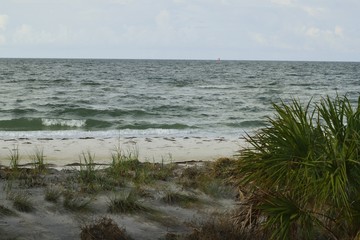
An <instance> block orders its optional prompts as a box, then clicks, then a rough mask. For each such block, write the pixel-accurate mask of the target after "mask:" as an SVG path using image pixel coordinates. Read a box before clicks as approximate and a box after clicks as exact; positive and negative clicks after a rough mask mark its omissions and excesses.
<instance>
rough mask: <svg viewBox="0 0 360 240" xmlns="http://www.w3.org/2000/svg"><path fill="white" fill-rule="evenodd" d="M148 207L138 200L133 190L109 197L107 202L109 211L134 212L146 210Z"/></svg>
mask: <svg viewBox="0 0 360 240" xmlns="http://www.w3.org/2000/svg"><path fill="white" fill-rule="evenodd" d="M148 210H149V209H148V208H147V207H145V206H143V205H142V204H141V203H139V201H138V197H137V195H136V193H135V192H134V191H130V192H129V193H123V194H120V195H117V196H115V197H114V198H111V199H110V202H109V203H108V211H109V212H110V213H134V212H146V211H148Z"/></svg>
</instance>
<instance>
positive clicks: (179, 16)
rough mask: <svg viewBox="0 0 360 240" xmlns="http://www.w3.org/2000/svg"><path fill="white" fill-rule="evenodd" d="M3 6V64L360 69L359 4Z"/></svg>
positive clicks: (324, 0) (238, 1) (138, 0)
mask: <svg viewBox="0 0 360 240" xmlns="http://www.w3.org/2000/svg"><path fill="white" fill-rule="evenodd" d="M0 1H1V2H0V57H34V58H38V57H39V58H41V57H52V58H133V59H134V58H135V59H143V58H146V59H217V58H221V59H236V60H316V61H322V60H325V61H360V0H0Z"/></svg>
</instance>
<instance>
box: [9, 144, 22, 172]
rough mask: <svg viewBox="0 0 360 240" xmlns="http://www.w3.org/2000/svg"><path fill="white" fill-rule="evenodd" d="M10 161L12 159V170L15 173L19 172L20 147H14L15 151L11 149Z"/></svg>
mask: <svg viewBox="0 0 360 240" xmlns="http://www.w3.org/2000/svg"><path fill="white" fill-rule="evenodd" d="M9 152H10V153H9V159H10V168H11V169H12V170H13V171H17V170H18V169H19V162H20V153H19V147H18V146H14V148H13V149H9Z"/></svg>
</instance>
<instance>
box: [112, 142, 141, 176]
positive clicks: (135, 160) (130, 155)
mask: <svg viewBox="0 0 360 240" xmlns="http://www.w3.org/2000/svg"><path fill="white" fill-rule="evenodd" d="M111 159H112V162H111V165H110V168H109V169H108V171H109V173H110V175H111V176H112V177H115V178H118V179H119V178H122V177H129V176H130V177H131V175H132V173H133V172H134V171H135V170H136V169H138V167H139V166H140V162H139V150H138V149H137V147H136V146H135V147H134V149H129V150H128V151H127V152H125V151H123V150H122V149H121V148H120V147H116V148H115V150H114V152H113V153H112V154H111Z"/></svg>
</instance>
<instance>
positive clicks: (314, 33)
mask: <svg viewBox="0 0 360 240" xmlns="http://www.w3.org/2000/svg"><path fill="white" fill-rule="evenodd" d="M304 32H305V35H306V36H308V37H311V38H324V39H330V38H339V37H344V33H343V29H342V28H341V27H340V26H335V27H334V29H333V30H329V29H326V30H324V29H320V28H317V27H308V28H306V27H305V28H304Z"/></svg>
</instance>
